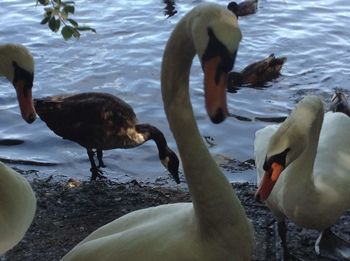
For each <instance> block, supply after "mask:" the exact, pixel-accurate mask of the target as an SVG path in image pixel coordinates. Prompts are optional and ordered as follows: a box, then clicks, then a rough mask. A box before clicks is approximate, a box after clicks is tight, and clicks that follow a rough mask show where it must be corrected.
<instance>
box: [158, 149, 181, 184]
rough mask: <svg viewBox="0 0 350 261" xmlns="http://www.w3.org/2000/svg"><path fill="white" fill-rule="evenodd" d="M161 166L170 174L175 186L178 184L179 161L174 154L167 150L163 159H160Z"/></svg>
mask: <svg viewBox="0 0 350 261" xmlns="http://www.w3.org/2000/svg"><path fill="white" fill-rule="evenodd" d="M161 163H162V164H163V166H164V167H165V168H166V169H167V170H168V171H169V172H170V174H171V176H172V177H173V179H174V180H175V182H176V183H177V184H180V177H179V159H178V157H177V156H176V154H175V152H173V151H172V150H171V149H169V148H167V150H166V154H165V157H164V158H163V159H161Z"/></svg>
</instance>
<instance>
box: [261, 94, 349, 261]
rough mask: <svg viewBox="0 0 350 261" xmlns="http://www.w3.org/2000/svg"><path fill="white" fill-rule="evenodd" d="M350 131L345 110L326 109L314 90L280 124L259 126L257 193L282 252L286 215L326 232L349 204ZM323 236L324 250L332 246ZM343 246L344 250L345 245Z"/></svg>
mask: <svg viewBox="0 0 350 261" xmlns="http://www.w3.org/2000/svg"><path fill="white" fill-rule="evenodd" d="M349 131H350V118H349V117H348V116H347V115H345V114H343V113H333V112H328V113H326V114H325V115H324V109H323V104H322V101H321V100H320V99H319V98H318V97H316V96H310V97H306V98H304V99H303V100H302V101H301V102H299V104H298V105H297V107H296V108H295V110H294V111H293V112H292V113H291V115H290V116H289V117H288V118H287V119H286V120H285V121H284V122H283V123H282V124H281V125H273V126H267V127H265V128H263V129H261V130H259V131H257V133H256V139H255V156H256V167H257V170H258V183H260V185H259V188H258V191H257V193H256V196H257V197H259V198H260V199H261V200H266V204H267V206H268V207H269V208H270V209H271V211H272V212H273V214H274V215H275V216H276V219H277V221H278V222H279V232H280V235H281V239H282V245H283V248H284V249H285V251H286V252H287V254H286V255H288V251H287V246H286V242H285V227H284V219H285V217H287V218H289V219H290V220H292V221H293V222H294V223H295V224H297V225H299V226H301V227H305V228H311V229H317V230H319V231H325V230H327V235H329V231H328V228H329V227H330V226H331V225H332V224H334V223H335V222H336V221H337V219H338V218H339V217H340V216H341V215H342V214H343V213H344V212H345V211H346V210H347V209H348V208H349V207H350V189H349V187H350V136H349ZM327 237H328V236H327ZM320 239H322V237H321V238H320ZM324 240H326V239H325V238H323V243H324V244H323V243H322V242H321V243H322V244H323V245H324V246H325V247H326V248H327V246H326V245H327V244H328V249H327V250H325V251H327V252H330V251H332V250H335V247H334V246H331V244H332V243H326V242H325V241H324ZM283 241H284V242H283ZM338 241H339V240H338ZM333 243H334V241H333ZM339 244H343V243H339ZM343 245H344V244H343ZM318 251H319V252H322V251H320V250H319V249H318ZM346 251H347V252H348V251H349V249H348V250H346ZM335 252H337V251H336V250H335ZM338 252H339V251H338ZM341 252H343V254H341V255H344V249H343V250H342V251H341ZM321 254H322V253H321ZM338 254H339V253H338ZM348 254H349V252H348V253H347V254H346V255H348ZM343 257H344V256H342V257H339V256H338V257H337V258H343ZM348 257H349V256H348Z"/></svg>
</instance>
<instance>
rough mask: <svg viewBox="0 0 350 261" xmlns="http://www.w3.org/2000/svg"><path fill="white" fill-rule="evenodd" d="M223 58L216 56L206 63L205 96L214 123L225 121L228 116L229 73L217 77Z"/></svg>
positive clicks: (204, 68) (221, 73)
mask: <svg viewBox="0 0 350 261" xmlns="http://www.w3.org/2000/svg"><path fill="white" fill-rule="evenodd" d="M220 63H221V58H220V57H219V56H215V57H213V58H211V59H209V60H207V61H206V62H205V63H204V66H203V70H204V96H205V107H206V109H207V113H208V115H209V117H210V119H211V121H212V122H213V123H220V122H222V121H224V120H225V119H226V117H227V115H228V110H227V102H226V86H227V75H228V74H227V73H226V72H224V71H221V72H220V75H217V71H218V68H219V66H220Z"/></svg>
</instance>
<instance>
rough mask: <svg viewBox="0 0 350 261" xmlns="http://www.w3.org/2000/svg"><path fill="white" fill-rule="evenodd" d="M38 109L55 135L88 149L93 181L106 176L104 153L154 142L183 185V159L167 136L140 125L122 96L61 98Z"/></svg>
mask: <svg viewBox="0 0 350 261" xmlns="http://www.w3.org/2000/svg"><path fill="white" fill-rule="evenodd" d="M34 106H35V109H36V111H37V113H38V115H39V117H40V118H41V120H43V121H44V122H45V123H46V124H47V126H48V127H49V128H50V129H51V130H52V131H53V132H54V133H56V134H57V135H58V136H61V137H62V138H64V139H68V140H71V141H75V142H77V143H79V144H80V145H81V146H83V147H84V148H86V150H87V154H88V156H89V160H90V163H91V169H90V171H91V173H92V176H91V179H92V180H95V179H96V178H97V177H99V178H102V177H104V176H103V175H102V171H101V170H100V167H105V165H104V163H103V160H102V157H103V150H110V149H116V148H123V149H128V148H133V147H137V146H139V145H141V144H143V143H145V142H146V141H148V140H150V139H151V140H154V141H155V143H156V145H157V147H158V151H159V159H160V161H161V162H162V164H163V165H164V166H165V167H166V168H167V169H168V171H169V172H170V173H171V175H172V176H173V178H174V179H175V181H176V183H180V180H179V174H178V168H179V160H178V158H177V156H176V154H175V153H174V152H173V151H172V150H171V149H170V148H169V147H168V146H167V142H166V140H165V137H164V135H163V133H162V132H161V131H160V130H159V129H157V128H156V127H154V126H152V125H150V124H138V123H137V118H136V115H135V113H134V111H133V109H132V108H131V106H130V105H129V104H127V103H126V102H124V101H122V100H121V99H119V98H118V97H116V96H113V95H111V94H107V93H94V92H90V93H80V94H71V95H57V96H51V97H46V98H42V99H35V100H34ZM93 150H96V154H97V159H98V163H99V165H98V166H97V165H96V163H95V160H94V154H95V153H94V151H93Z"/></svg>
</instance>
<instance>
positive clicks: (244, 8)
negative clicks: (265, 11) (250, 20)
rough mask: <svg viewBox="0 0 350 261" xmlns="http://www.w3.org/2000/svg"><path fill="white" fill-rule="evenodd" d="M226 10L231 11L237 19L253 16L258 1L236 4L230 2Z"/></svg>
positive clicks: (248, 0) (251, 0)
mask: <svg viewBox="0 0 350 261" xmlns="http://www.w3.org/2000/svg"><path fill="white" fill-rule="evenodd" d="M227 8H228V9H229V10H231V11H232V12H233V13H234V14H235V15H236V16H237V17H238V16H246V15H251V14H255V13H256V10H257V9H258V0H246V1H243V2H240V3H239V4H237V3H236V2H231V3H229V4H228V5H227Z"/></svg>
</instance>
